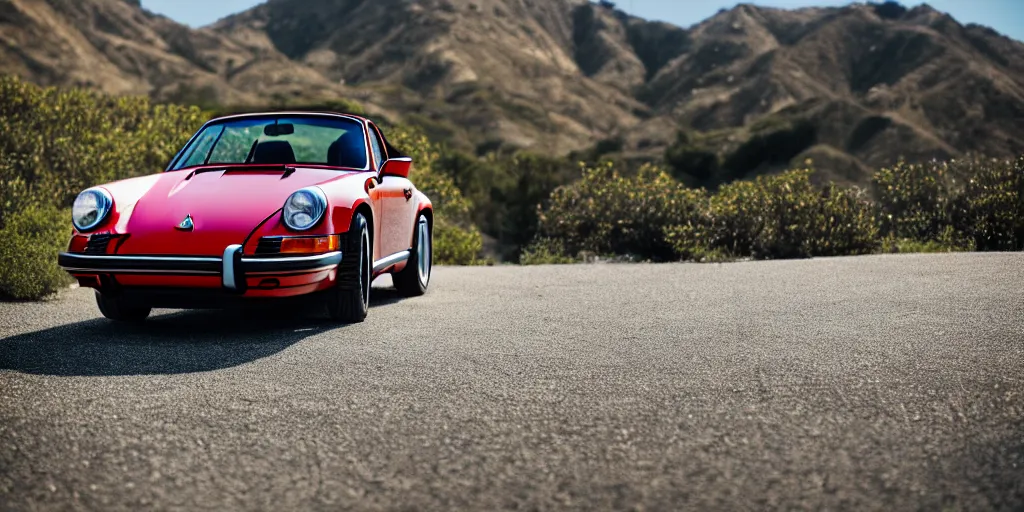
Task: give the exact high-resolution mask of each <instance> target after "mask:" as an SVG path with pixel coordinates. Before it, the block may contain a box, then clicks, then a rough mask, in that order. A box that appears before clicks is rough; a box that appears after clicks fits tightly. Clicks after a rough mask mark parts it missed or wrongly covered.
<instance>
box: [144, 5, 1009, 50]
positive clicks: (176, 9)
mask: <svg viewBox="0 0 1024 512" xmlns="http://www.w3.org/2000/svg"><path fill="white" fill-rule="evenodd" d="M259 3H261V0H142V5H143V6H144V7H146V8H147V9H149V10H151V11H153V12H157V13H160V14H163V15H166V16H168V17H170V18H173V19H175V20H178V21H180V22H182V23H185V24H187V25H191V26H193V27H198V26H202V25H206V24H208V23H212V22H214V21H216V20H218V19H220V18H223V17H224V16H227V15H229V14H232V13H236V12H239V11H242V10H245V9H247V8H249V7H252V6H253V5H256V4H259ZM615 3H616V4H617V5H618V6H619V7H620V8H622V9H624V10H626V11H629V12H631V13H633V14H636V15H637V16H641V17H644V18H647V19H654V20H663V21H668V22H671V23H675V24H676V25H680V26H683V27H687V26H690V25H692V24H694V23H697V22H699V21H701V20H703V19H704V18H707V17H708V16H711V15H712V14H714V13H716V12H717V11H718V10H719V9H722V8H730V7H732V6H734V5H736V3H737V2H726V1H722V0H618V1H616V2H615ZM746 3H753V4H758V5H764V6H771V7H784V8H795V7H807V6H827V5H845V4H848V3H850V2H849V1H835V0H753V1H749V2H746ZM920 3H921V2H918V1H905V2H903V4H904V5H906V6H908V7H909V6H914V5H918V4H920ZM927 3H928V4H930V5H931V6H932V7H935V8H936V9H939V10H941V11H946V12H948V13H950V14H952V15H953V17H954V18H956V19H957V20H958V21H960V22H961V23H980V24H982V25H988V26H990V27H992V28H994V29H996V30H998V31H999V32H1002V33H1003V34H1006V35H1008V36H1010V37H1013V38H1014V39H1017V40H1020V41H1024V0H931V1H929V2H927Z"/></svg>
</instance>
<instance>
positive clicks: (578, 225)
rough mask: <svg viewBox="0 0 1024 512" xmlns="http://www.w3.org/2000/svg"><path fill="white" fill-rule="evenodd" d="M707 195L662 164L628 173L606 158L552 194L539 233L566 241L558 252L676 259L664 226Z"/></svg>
mask: <svg viewBox="0 0 1024 512" xmlns="http://www.w3.org/2000/svg"><path fill="white" fill-rule="evenodd" d="M703 197H704V192H703V191H702V190H692V189H687V188H686V187H684V186H683V185H682V184H680V183H678V182H677V181H675V180H674V179H672V177H671V176H669V175H668V174H666V173H665V172H664V171H662V170H661V169H659V168H657V167H653V166H649V165H648V166H644V167H642V168H641V169H640V171H639V172H638V173H637V175H636V176H631V177H624V176H621V175H620V174H619V173H618V172H617V171H616V170H615V168H614V165H612V164H610V163H605V164H601V165H598V166H595V167H589V168H584V169H583V177H582V178H581V179H580V180H579V181H578V182H576V183H574V184H572V185H568V186H564V187H560V188H558V189H556V190H555V191H554V192H553V193H552V194H551V199H550V201H549V205H548V207H547V208H546V209H544V210H543V211H542V212H541V214H540V215H539V220H540V229H539V236H540V237H541V238H548V239H553V240H557V241H559V242H560V243H561V244H562V247H561V250H560V251H556V254H565V255H568V256H577V255H578V254H579V253H580V252H583V251H586V252H592V253H596V254H600V255H607V254H614V255H629V256H636V257H640V258H644V259H651V260H655V261H668V260H673V259H676V258H675V251H674V249H673V248H672V245H671V244H670V243H669V241H668V240H667V239H666V237H665V230H666V228H668V227H669V226H672V225H678V224H683V223H685V221H686V219H689V218H690V217H692V216H693V215H695V213H696V211H697V210H698V208H699V207H700V202H701V201H702V199H703Z"/></svg>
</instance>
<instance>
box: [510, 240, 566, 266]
mask: <svg viewBox="0 0 1024 512" xmlns="http://www.w3.org/2000/svg"><path fill="white" fill-rule="evenodd" d="M564 250H565V247H564V244H562V243H561V242H560V241H558V240H552V239H550V238H541V239H538V240H534V241H533V242H532V243H530V245H528V246H527V247H526V248H525V249H523V252H522V255H521V256H520V257H519V264H520V265H564V264H568V263H576V262H578V261H579V259H578V258H572V257H569V256H566V255H565V253H564V252H563V251H564Z"/></svg>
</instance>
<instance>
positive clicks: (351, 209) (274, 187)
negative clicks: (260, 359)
mask: <svg viewBox="0 0 1024 512" xmlns="http://www.w3.org/2000/svg"><path fill="white" fill-rule="evenodd" d="M411 166H412V159H410V158H408V157H405V156H402V155H401V154H400V153H399V152H398V151H397V150H396V149H395V148H394V147H392V146H391V144H389V143H388V141H387V140H386V139H385V138H384V137H383V135H381V132H380V130H378V129H377V127H376V126H374V124H373V123H372V122H371V121H369V120H367V119H364V118H361V117H358V116H353V115H347V114H336V113H314V112H271V113H261V114H245V115H236V116H227V117H221V118H217V119H213V120H211V121H209V122H207V123H206V124H205V125H203V127H202V128H201V129H200V130H199V131H198V132H197V133H196V134H195V135H194V136H193V137H192V138H191V139H190V140H189V141H188V143H187V144H185V147H184V148H183V149H182V150H181V151H180V152H179V153H178V154H177V155H176V156H175V157H174V159H173V160H172V161H171V163H170V164H169V165H168V167H167V169H166V170H165V171H164V172H162V173H157V174H153V175H149V176H142V177H138V178H131V179H127V180H123V181H117V182H114V183H108V184H105V185H100V186H96V187H93V188H89V189H87V190H85V191H83V192H82V193H81V194H80V195H79V196H78V198H77V199H76V200H75V203H74V207H73V210H72V223H73V224H74V232H73V234H72V238H71V242H70V244H69V247H68V250H67V252H62V253H60V255H59V257H58V263H59V264H60V266H61V267H62V268H63V269H64V270H66V271H67V272H69V273H70V274H71V275H73V276H74V277H75V278H77V279H78V282H79V283H80V284H81V285H82V286H85V287H91V288H94V289H95V291H96V302H97V304H98V305H99V309H100V311H101V312H102V313H103V315H104V316H105V317H107V318H110V319H112V320H121V321H140V320H143V319H145V318H146V317H147V316H149V314H150V311H151V310H152V308H154V307H165V308H177V309H192V308H221V307H225V306H227V305H230V304H239V303H241V304H245V303H252V302H254V301H260V300H261V299H274V300H280V299H282V298H286V297H300V296H301V297H302V298H304V299H313V300H315V301H316V302H318V303H320V304H322V305H324V306H326V309H327V313H328V315H329V316H330V318H332V319H334V320H338V321H341V322H361V321H363V319H365V318H366V313H367V308H368V305H369V300H370V283H371V282H372V281H373V280H374V279H375V278H376V277H378V276H380V275H382V274H385V273H390V274H391V275H392V277H393V280H394V284H395V288H397V289H398V291H399V292H401V293H402V294H403V295H406V296H416V295H422V294H423V293H425V292H426V290H427V285H428V283H429V282H430V271H431V257H432V254H431V245H432V244H431V241H432V239H431V233H432V229H431V228H432V222H433V216H432V215H433V214H432V212H433V210H432V207H431V203H430V200H429V199H428V198H427V197H426V196H425V195H424V194H423V193H421V192H420V191H418V190H417V189H416V187H415V186H413V184H412V183H411V182H410V181H409V178H408V177H409V169H410V167H411Z"/></svg>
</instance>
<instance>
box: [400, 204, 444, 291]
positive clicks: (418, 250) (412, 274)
mask: <svg viewBox="0 0 1024 512" xmlns="http://www.w3.org/2000/svg"><path fill="white" fill-rule="evenodd" d="M413 244H414V245H413V247H412V254H410V255H409V261H408V263H406V265H405V268H404V269H402V271H401V272H396V273H394V274H392V275H391V278H392V280H393V281H394V282H395V288H396V289H397V290H398V292H399V293H401V294H402V295H405V296H406V297H417V296H419V295H423V294H424V293H427V285H429V284H430V271H431V270H432V267H433V263H434V259H433V258H434V255H433V252H432V250H433V237H432V235H431V232H430V222H429V221H428V220H427V217H426V216H425V215H420V217H419V219H417V220H416V236H415V237H414V238H413Z"/></svg>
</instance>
